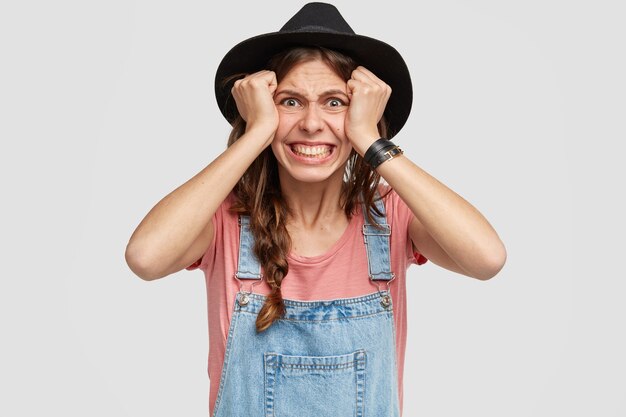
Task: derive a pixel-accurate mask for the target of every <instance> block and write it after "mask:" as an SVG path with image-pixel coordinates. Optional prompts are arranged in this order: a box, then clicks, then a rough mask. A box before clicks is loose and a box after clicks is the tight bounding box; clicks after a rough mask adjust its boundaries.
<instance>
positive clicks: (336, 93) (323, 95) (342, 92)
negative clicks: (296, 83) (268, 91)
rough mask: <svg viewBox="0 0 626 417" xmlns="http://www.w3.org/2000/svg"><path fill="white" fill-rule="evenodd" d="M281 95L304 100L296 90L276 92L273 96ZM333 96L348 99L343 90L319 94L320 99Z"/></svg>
mask: <svg viewBox="0 0 626 417" xmlns="http://www.w3.org/2000/svg"><path fill="white" fill-rule="evenodd" d="M281 94H286V95H289V96H296V97H301V98H306V97H305V96H304V95H303V94H302V93H300V92H298V91H296V90H289V89H285V90H280V91H277V92H276V93H275V94H274V96H278V95H281ZM333 95H342V96H344V97H346V98H348V95H347V94H346V92H345V91H343V90H339V89H338V88H335V89H331V90H327V91H324V92H323V93H322V94H320V97H326V96H333Z"/></svg>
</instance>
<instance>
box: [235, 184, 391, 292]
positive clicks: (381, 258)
mask: <svg viewBox="0 0 626 417" xmlns="http://www.w3.org/2000/svg"><path fill="white" fill-rule="evenodd" d="M376 198H378V194H377V195H376ZM375 204H376V207H377V208H378V210H379V211H380V212H381V213H382V216H379V215H378V214H376V213H375V212H374V211H373V210H371V211H370V213H371V214H372V220H373V223H369V222H368V221H367V217H366V216H365V211H366V210H367V208H366V207H365V204H363V206H362V207H363V208H362V210H363V213H364V215H363V218H364V224H363V241H364V242H365V248H366V253H367V266H368V274H369V277H370V279H372V280H382V281H389V280H392V279H393V278H394V273H393V272H391V258H390V247H389V236H390V235H391V227H390V226H389V224H387V215H386V213H385V205H384V204H383V202H382V200H381V199H377V200H376V201H375ZM375 224H377V225H378V226H379V227H377V226H375ZM239 225H240V230H239V259H238V261H237V273H236V274H235V276H236V277H237V278H239V279H257V280H258V279H259V278H260V277H261V264H260V262H259V260H258V259H257V257H256V255H255V254H254V251H253V247H254V235H253V234H252V230H250V217H249V216H246V215H240V216H239Z"/></svg>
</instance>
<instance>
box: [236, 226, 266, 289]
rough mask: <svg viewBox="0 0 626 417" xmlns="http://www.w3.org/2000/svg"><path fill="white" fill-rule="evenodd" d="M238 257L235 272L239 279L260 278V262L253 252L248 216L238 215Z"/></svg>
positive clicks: (252, 236)
mask: <svg viewBox="0 0 626 417" xmlns="http://www.w3.org/2000/svg"><path fill="white" fill-rule="evenodd" d="M239 226H240V227H239V259H238V260H237V273H235V277H237V278H239V279H259V278H261V263H260V262H259V260H258V259H257V257H256V255H255V254H254V250H252V249H253V247H254V235H253V234H252V230H250V216H244V215H240V216H239Z"/></svg>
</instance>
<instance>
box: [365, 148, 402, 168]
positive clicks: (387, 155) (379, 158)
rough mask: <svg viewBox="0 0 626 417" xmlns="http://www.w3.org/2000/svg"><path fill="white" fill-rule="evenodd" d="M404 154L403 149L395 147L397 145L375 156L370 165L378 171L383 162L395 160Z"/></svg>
mask: <svg viewBox="0 0 626 417" xmlns="http://www.w3.org/2000/svg"><path fill="white" fill-rule="evenodd" d="M403 153H404V152H402V149H400V148H399V147H398V146H395V145H394V146H392V147H391V148H385V149H384V150H382V151H380V152H379V153H377V154H376V155H374V157H373V158H372V161H371V163H370V166H371V167H372V169H376V168H378V166H379V165H380V164H382V163H383V162H385V161H388V160H390V159H393V158H395V157H396V156H398V155H400V154H403Z"/></svg>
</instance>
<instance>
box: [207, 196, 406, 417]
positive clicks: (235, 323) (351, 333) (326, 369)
mask: <svg viewBox="0 0 626 417" xmlns="http://www.w3.org/2000/svg"><path fill="white" fill-rule="evenodd" d="M376 205H377V207H378V208H379V210H381V212H382V213H383V215H382V216H377V215H376V214H375V213H374V212H372V215H373V220H374V222H376V223H378V224H380V225H382V226H383V229H382V230H381V229H377V228H375V227H374V226H373V225H372V224H368V223H367V218H365V224H364V225H363V238H364V240H365V246H366V249H367V250H366V252H367V258H368V267H369V268H368V270H369V275H370V277H369V279H371V280H372V281H373V282H374V283H375V284H376V285H377V286H379V281H384V282H386V283H387V288H386V289H384V290H381V289H380V287H379V289H378V291H376V292H373V293H371V294H368V295H364V296H360V297H355V298H339V299H334V300H320V301H298V300H289V299H285V300H284V302H285V308H286V313H285V316H284V317H282V318H281V319H279V320H276V321H274V322H273V324H272V325H271V326H270V327H269V328H268V329H267V330H265V331H264V332H261V333H257V331H256V327H255V322H256V318H257V314H258V312H259V311H260V310H261V307H262V306H263V303H264V302H265V298H266V296H264V295H262V294H255V293H253V292H252V287H253V286H254V285H255V284H256V283H258V282H253V283H252V287H251V288H250V291H243V290H242V287H243V285H242V287H241V288H240V290H239V292H238V293H237V295H236V299H235V303H234V311H233V315H232V318H231V322H230V328H229V331H228V339H227V342H226V352H225V354H224V364H223V369H222V374H221V378H220V385H219V389H218V393H217V398H216V402H215V407H214V408H215V409H214V412H213V417H399V415H400V411H399V398H398V375H397V362H396V347H395V340H396V338H395V328H394V320H393V306H392V302H391V294H390V291H389V283H390V282H391V280H393V278H394V274H393V273H392V272H391V263H390V256H389V249H390V248H389V235H390V234H391V228H390V227H389V225H388V224H387V219H386V215H385V211H384V210H385V207H384V205H383V203H382V201H381V200H378V201H377V202H376ZM363 212H365V211H363ZM364 217H365V216H364ZM239 221H240V241H239V242H240V243H239V259H238V270H237V273H236V276H235V277H236V278H237V279H245V280H252V279H253V280H257V281H260V280H262V279H263V278H262V275H261V268H260V265H259V262H258V260H257V258H256V256H255V255H254V253H253V251H252V247H253V245H254V237H253V235H252V232H251V231H250V226H249V221H250V219H249V217H247V216H240V220H239ZM352 279H367V278H366V277H353V278H352Z"/></svg>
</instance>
